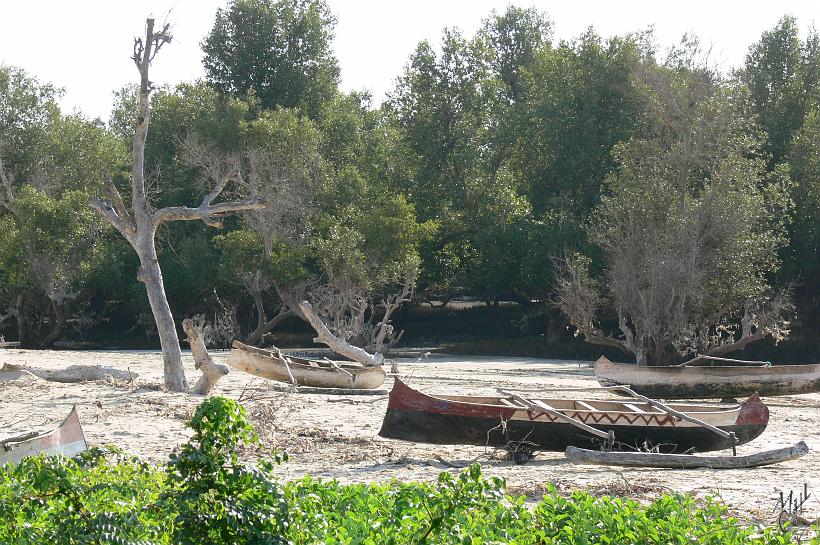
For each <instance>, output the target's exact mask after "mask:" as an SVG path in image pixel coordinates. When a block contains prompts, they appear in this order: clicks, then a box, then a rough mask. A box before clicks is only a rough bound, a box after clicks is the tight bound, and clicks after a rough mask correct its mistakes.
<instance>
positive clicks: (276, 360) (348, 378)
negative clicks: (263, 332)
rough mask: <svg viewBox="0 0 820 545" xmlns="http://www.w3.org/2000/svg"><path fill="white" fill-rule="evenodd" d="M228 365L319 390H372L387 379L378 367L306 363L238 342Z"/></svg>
mask: <svg viewBox="0 0 820 545" xmlns="http://www.w3.org/2000/svg"><path fill="white" fill-rule="evenodd" d="M228 365H230V366H231V367H234V368H235V369H239V370H240V371H244V372H246V373H250V374H252V375H256V376H258V377H262V378H267V379H271V380H278V381H280V382H287V383H289V384H294V385H296V386H314V387H318V388H353V389H373V388H378V387H379V386H381V385H382V384H384V379H385V377H386V376H387V375H386V373H385V372H384V369H382V367H381V366H378V367H365V366H363V365H361V364H358V363H354V362H346V361H345V362H335V361H330V360H308V359H304V358H297V357H295V356H286V355H284V354H282V352H281V351H280V350H279V349H278V348H277V349H275V350H263V349H261V348H256V347H254V346H248V345H246V344H243V343H241V342H239V341H234V342H233V345H231V353H230V354H229V355H228Z"/></svg>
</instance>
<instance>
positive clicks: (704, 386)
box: [595, 356, 820, 399]
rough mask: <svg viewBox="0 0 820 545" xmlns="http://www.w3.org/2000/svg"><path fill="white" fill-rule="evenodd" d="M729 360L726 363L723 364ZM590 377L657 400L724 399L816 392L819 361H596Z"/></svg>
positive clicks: (719, 359)
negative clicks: (644, 363)
mask: <svg viewBox="0 0 820 545" xmlns="http://www.w3.org/2000/svg"><path fill="white" fill-rule="evenodd" d="M724 362H728V364H723V363H724ZM595 378H597V379H598V382H599V383H600V384H601V385H602V386H615V385H621V384H628V385H629V387H630V388H632V389H633V390H635V391H636V392H638V393H640V394H643V395H645V396H649V397H653V398H661V399H710V398H711V399H723V398H739V397H746V396H749V395H752V394H754V393H757V394H759V395H761V396H764V397H765V396H779V395H795V394H807V393H811V392H820V364H809V365H771V364H768V363H766V362H743V361H740V360H725V359H721V358H713V359H705V360H704V363H699V364H692V363H687V364H683V365H670V366H638V365H634V364H626V363H613V362H611V361H609V360H608V359H607V358H605V357H603V356H602V357H601V358H599V359H598V361H596V362H595Z"/></svg>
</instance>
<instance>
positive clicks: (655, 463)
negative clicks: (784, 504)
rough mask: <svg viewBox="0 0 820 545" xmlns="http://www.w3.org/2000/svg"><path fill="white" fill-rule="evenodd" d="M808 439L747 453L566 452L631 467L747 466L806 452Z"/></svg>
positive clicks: (577, 459)
mask: <svg viewBox="0 0 820 545" xmlns="http://www.w3.org/2000/svg"><path fill="white" fill-rule="evenodd" d="M808 452H809V447H808V446H807V445H806V443H805V442H804V441H800V442H799V443H797V444H796V445H792V446H790V447H785V448H780V449H775V450H767V451H764V452H756V453H754V454H748V455H746V456H694V455H691V454H656V453H650V452H601V451H597V450H587V449H582V448H578V447H572V446H570V447H567V449H566V451H564V456H566V457H567V459H568V460H570V461H572V462H575V463H580V464H597V465H607V466H627V467H665V468H670V469H698V468H708V469H743V468H750V467H759V466H765V465H770V464H777V463H780V462H785V461H788V460H794V459H796V458H800V457H801V456H804V455H806V454H807V453H808Z"/></svg>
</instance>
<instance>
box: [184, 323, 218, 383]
mask: <svg viewBox="0 0 820 545" xmlns="http://www.w3.org/2000/svg"><path fill="white" fill-rule="evenodd" d="M204 322H205V320H204V317H203V316H202V315H200V316H197V317H195V318H193V319H192V318H186V319H184V320H182V329H183V330H184V331H185V334H186V335H188V344H190V345H191V352H192V353H193V355H194V362H195V368H196V369H198V370H199V371H201V372H202V376H201V377H199V380H198V381H197V383H196V384H195V385H194V387H193V388H192V389H191V393H192V394H196V395H203V396H204V395H208V392H210V391H211V389H212V388H213V387H214V386H215V385H216V383H217V382H218V381H219V379H221V378H222V377H224V376H225V375H227V374H228V368H227V367H226V366H224V365H220V364H218V363H214V360H213V358H211V355H210V354H208V349H207V348H206V347H205V339H204V337H203V335H202V329H203V324H204Z"/></svg>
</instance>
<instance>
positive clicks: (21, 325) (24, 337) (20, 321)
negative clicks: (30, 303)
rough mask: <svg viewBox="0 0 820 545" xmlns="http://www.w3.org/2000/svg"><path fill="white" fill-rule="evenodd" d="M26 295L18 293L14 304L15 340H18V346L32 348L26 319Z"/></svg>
mask: <svg viewBox="0 0 820 545" xmlns="http://www.w3.org/2000/svg"><path fill="white" fill-rule="evenodd" d="M25 306H26V297H25V296H24V295H18V296H17V300H16V301H15V306H14V317H15V318H16V319H17V340H19V341H20V348H33V347H34V345H33V343H32V339H31V331H30V329H29V325H28V320H27V319H26V312H25V310H26V309H25Z"/></svg>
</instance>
